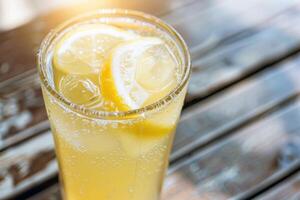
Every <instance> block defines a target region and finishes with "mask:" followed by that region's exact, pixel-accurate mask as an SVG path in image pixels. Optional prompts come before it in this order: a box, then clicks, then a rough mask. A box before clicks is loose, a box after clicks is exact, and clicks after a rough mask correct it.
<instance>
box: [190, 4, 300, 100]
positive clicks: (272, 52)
mask: <svg viewBox="0 0 300 200" xmlns="http://www.w3.org/2000/svg"><path fill="white" fill-rule="evenodd" d="M299 13H300V7H299V6H298V7H296V6H295V7H293V8H292V9H290V10H288V11H287V12H284V13H282V14H281V15H279V16H277V17H274V18H272V20H270V21H269V22H268V23H266V24H262V25H261V26H257V27H252V29H250V30H248V33H249V32H250V33H249V34H245V36H243V37H240V38H233V39H232V40H229V41H227V42H225V43H223V45H222V46H219V47H218V48H217V49H215V50H214V51H213V52H211V53H210V54H208V55H207V56H203V57H201V58H200V59H197V58H195V59H194V61H193V73H192V77H191V81H190V86H189V90H188V97H187V101H191V100H194V99H197V98H198V99H199V98H201V97H204V96H207V95H210V94H212V93H213V92H215V91H217V90H218V89H220V88H223V87H224V86H226V85H228V84H231V83H233V82H235V81H237V80H240V79H242V78H243V77H245V76H247V75H248V74H251V73H253V72H255V71H257V70H259V69H261V68H262V67H263V66H265V65H268V64H269V63H274V62H276V61H278V60H280V59H283V58H284V57H286V56H287V55H289V54H290V53H293V52H294V51H295V50H299V48H300V37H299V36H300V28H299V26H295V24H297V23H299V22H300V14H299Z"/></svg>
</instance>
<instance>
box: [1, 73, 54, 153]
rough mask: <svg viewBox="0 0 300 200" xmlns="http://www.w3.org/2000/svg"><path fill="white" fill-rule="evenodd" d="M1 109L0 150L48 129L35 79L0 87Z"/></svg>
mask: <svg viewBox="0 0 300 200" xmlns="http://www.w3.org/2000/svg"><path fill="white" fill-rule="evenodd" d="M0 108H1V111H2V112H1V114H0V122H1V124H0V127H1V128H0V150H2V149H3V148H7V147H8V146H9V145H11V144H15V143H17V142H19V141H21V140H22V139H24V138H27V137H30V136H32V135H33V134H36V133H38V132H40V131H42V130H47V129H49V124H48V122H47V115H46V112H45V109H44V101H43V98H42V94H41V90H40V83H39V80H38V79H37V77H36V76H28V77H26V78H24V79H20V80H17V81H14V82H12V83H10V84H6V85H2V86H0Z"/></svg>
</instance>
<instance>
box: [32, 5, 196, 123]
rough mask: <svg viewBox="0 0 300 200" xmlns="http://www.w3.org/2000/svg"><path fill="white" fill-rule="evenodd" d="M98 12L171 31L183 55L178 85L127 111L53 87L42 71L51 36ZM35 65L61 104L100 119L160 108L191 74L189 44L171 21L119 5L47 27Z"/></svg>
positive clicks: (186, 81) (48, 89)
mask: <svg viewBox="0 0 300 200" xmlns="http://www.w3.org/2000/svg"><path fill="white" fill-rule="evenodd" d="M101 15H111V16H114V15H116V16H118V15H124V17H132V18H133V19H134V17H135V18H140V19H141V20H148V21H147V22H149V23H152V24H153V25H155V26H158V27H159V28H162V30H163V32H165V33H166V34H168V35H171V39H172V40H173V42H175V44H176V45H177V46H178V47H179V50H180V51H182V52H180V55H181V57H182V58H180V60H181V61H182V62H181V64H182V65H183V66H182V67H183V75H182V78H181V79H180V82H179V83H178V84H177V86H176V87H175V88H174V89H173V90H171V91H170V92H169V93H168V94H167V95H166V96H164V97H162V98H160V99H159V100H157V101H155V102H154V103H152V104H149V105H146V106H144V107H141V108H138V109H132V110H128V111H99V110H93V109H89V108H87V107H84V106H81V105H77V104H74V103H72V102H71V101H69V100H67V99H65V98H64V97H63V96H62V95H60V94H59V93H58V92H57V91H56V90H55V89H53V88H52V87H51V85H50V84H49V81H48V79H47V77H46V73H45V67H46V66H45V65H46V56H47V50H48V47H49V46H50V45H51V44H52V42H53V41H52V40H53V39H55V38H56V37H57V36H58V35H59V32H60V31H63V30H64V29H66V28H68V27H69V26H72V25H75V24H77V23H79V22H80V21H82V19H84V18H88V19H95V18H96V17H97V16H98V17H99V18H101V17H104V16H101ZM172 36H173V37H172ZM37 67H38V73H39V77H40V80H41V82H42V85H43V86H44V87H45V88H46V90H47V92H49V94H50V95H51V96H52V97H54V98H55V99H56V100H58V103H59V104H62V105H63V106H64V107H66V108H68V109H71V111H73V112H75V113H78V114H81V115H83V116H85V117H88V118H93V119H102V120H103V119H112V118H121V119H124V118H125V119H128V118H137V117H138V116H140V115H141V114H146V113H149V112H153V111H156V110H159V109H160V108H163V107H164V106H166V105H168V104H169V103H170V102H171V101H172V100H173V99H174V98H176V97H177V96H178V95H179V94H180V92H181V91H182V90H183V89H184V87H185V86H186V85H187V83H188V81H189V77H190V74H191V58H190V54H189V50H188V47H187V45H186V43H185V41H184V40H183V38H182V36H181V35H180V34H179V33H178V32H177V31H176V30H175V29H174V28H173V27H172V26H171V25H169V24H168V23H166V22H164V21H163V20H161V19H159V18H157V17H155V16H153V15H150V14H146V13H144V12H141V11H135V10H129V9H119V8H113V9H112V8H105V9H98V10H96V11H91V12H87V13H85V14H81V15H78V16H77V17H73V18H71V19H69V20H67V21H65V22H63V23H62V24H60V25H58V26H57V27H56V28H54V29H53V30H52V31H50V32H49V33H48V34H47V35H46V37H45V38H44V39H43V41H42V43H41V46H40V48H39V50H38V54H37Z"/></svg>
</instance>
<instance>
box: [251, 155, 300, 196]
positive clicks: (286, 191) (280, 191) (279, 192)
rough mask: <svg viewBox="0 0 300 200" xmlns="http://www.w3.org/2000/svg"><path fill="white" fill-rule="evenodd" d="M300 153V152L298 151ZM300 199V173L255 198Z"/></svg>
mask: <svg viewBox="0 0 300 200" xmlns="http://www.w3.org/2000/svg"><path fill="white" fill-rule="evenodd" d="M297 153H298V155H299V152H297ZM282 199H290V200H297V199H300V173H297V174H295V175H294V176H292V177H290V178H289V179H287V180H285V181H283V182H282V183H280V184H279V185H277V186H275V187H272V188H270V190H268V191H267V192H266V193H263V194H262V195H260V196H258V197H256V198H255V200H282Z"/></svg>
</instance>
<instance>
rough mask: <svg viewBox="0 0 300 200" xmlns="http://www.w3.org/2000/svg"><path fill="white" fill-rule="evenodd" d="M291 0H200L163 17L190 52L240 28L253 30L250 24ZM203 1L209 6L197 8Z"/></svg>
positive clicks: (267, 17)
mask: <svg viewBox="0 0 300 200" xmlns="http://www.w3.org/2000/svg"><path fill="white" fill-rule="evenodd" d="M295 3H296V2H295V1H293V0H288V1H284V0H280V1H276V2H274V1H270V0H265V1H260V0H249V1H237V0H226V1H207V2H204V3H202V1H201V3H200V2H199V3H198V4H191V5H188V6H185V7H184V8H182V9H179V10H177V11H176V12H173V13H170V14H169V15H167V16H164V17H163V19H165V20H166V21H168V22H169V23H171V24H173V25H174V26H175V27H176V28H177V29H178V31H179V32H180V33H181V34H182V35H183V37H184V38H185V40H186V42H187V43H188V45H189V46H190V48H191V51H192V53H193V54H194V53H200V52H202V51H201V50H203V49H207V48H212V47H215V46H216V45H218V44H219V43H220V42H221V41H222V40H223V39H224V38H227V37H229V36H232V35H234V34H236V33H239V32H241V31H243V30H246V29H251V30H253V27H256V26H257V25H259V24H261V23H264V22H265V21H266V20H268V19H270V18H273V17H274V16H276V15H277V14H279V13H280V12H282V11H283V10H285V9H287V8H289V7H292V6H293V5H294V4H295ZM206 4H210V5H211V6H210V7H206V9H201V8H202V7H203V5H206ZM264 24H265V23H264Z"/></svg>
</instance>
